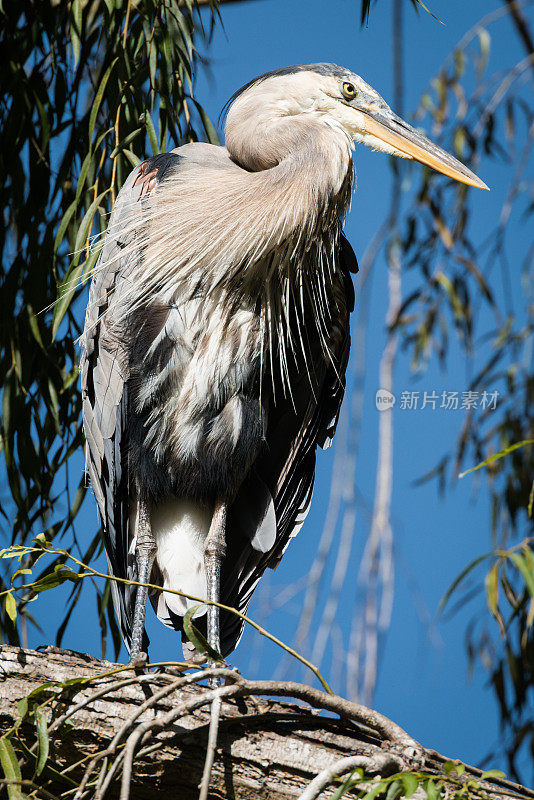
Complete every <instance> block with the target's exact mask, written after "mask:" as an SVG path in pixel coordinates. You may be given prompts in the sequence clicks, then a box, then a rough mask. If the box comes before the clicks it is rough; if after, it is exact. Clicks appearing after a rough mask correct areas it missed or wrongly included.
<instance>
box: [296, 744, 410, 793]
mask: <svg viewBox="0 0 534 800" xmlns="http://www.w3.org/2000/svg"><path fill="white" fill-rule="evenodd" d="M403 766H404V765H403V763H402V759H401V758H398V756H395V755H392V754H389V753H383V754H382V753H377V755H375V756H347V757H346V758H340V759H339V761H336V762H335V763H334V764H332V766H331V767H326V769H323V771H322V772H320V773H319V774H318V775H317V777H315V778H314V779H313V781H312V782H311V783H310V784H309V785H308V786H307V787H306V789H305V790H304V791H303V792H302V794H301V795H300V796H299V798H298V800H316V798H317V797H319V795H320V794H321V792H322V791H323V789H326V787H327V786H329V785H330V784H331V783H333V781H335V779H336V778H338V777H339V776H340V775H346V774H347V772H352V771H353V770H355V769H363V770H364V771H365V773H366V774H374V773H380V774H382V773H383V772H384V771H385V770H388V769H389V770H391V771H392V772H393V771H395V770H397V771H401V770H402V769H403Z"/></svg>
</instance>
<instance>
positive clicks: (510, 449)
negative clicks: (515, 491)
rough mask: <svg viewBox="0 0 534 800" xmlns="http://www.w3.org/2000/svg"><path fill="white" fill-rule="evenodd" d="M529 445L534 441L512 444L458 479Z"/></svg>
mask: <svg viewBox="0 0 534 800" xmlns="http://www.w3.org/2000/svg"><path fill="white" fill-rule="evenodd" d="M528 444H534V439H524V440H523V441H522V442H516V443H515V444H511V445H510V446H509V447H507V448H505V449H504V450H499V452H498V453H494V454H493V455H492V456H489V458H486V460H485V461H481V462H480V464H477V465H476V467H471V468H470V469H466V471H465V472H460V474H459V475H458V477H459V478H463V477H464V475H469V473H470V472H475V471H476V470H477V469H481V468H482V467H487V466H488V464H492V463H493V462H494V461H497V459H498V458H504V456H507V455H508V454H509V453H513V452H514V450H519V448H520V447H526V446H527V445H528Z"/></svg>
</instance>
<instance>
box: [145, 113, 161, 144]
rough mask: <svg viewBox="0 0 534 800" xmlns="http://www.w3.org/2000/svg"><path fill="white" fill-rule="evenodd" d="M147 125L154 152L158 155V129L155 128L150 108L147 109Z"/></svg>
mask: <svg viewBox="0 0 534 800" xmlns="http://www.w3.org/2000/svg"><path fill="white" fill-rule="evenodd" d="M145 126H146V132H147V133H148V138H149V140H150V146H151V147H152V152H153V154H154V155H157V153H159V145H158V137H157V136H156V129H155V128H154V123H153V122H152V117H151V116H150V111H149V110H148V108H147V109H146V110H145Z"/></svg>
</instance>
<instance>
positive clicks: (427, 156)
mask: <svg viewBox="0 0 534 800" xmlns="http://www.w3.org/2000/svg"><path fill="white" fill-rule="evenodd" d="M386 108H387V107H386ZM358 111H361V112H362V115H361V123H362V125H363V127H364V129H365V131H366V133H368V134H369V135H371V136H374V137H375V138H376V139H380V141H382V142H384V143H385V144H388V145H389V146H390V147H393V148H395V150H397V151H398V152H399V154H402V156H404V157H405V158H413V159H414V160H415V161H419V162H420V163H421V164H426V166H427V167H432V169H435V170H436V171H437V172H441V173H442V174H443V175H447V176H448V177H449V178H454V180H455V181H460V183H466V184H467V185H468V186H476V187H477V189H487V190H488V191H489V187H488V186H486V184H485V183H484V181H481V180H480V178H478V177H477V176H476V175H475V173H474V172H471V170H470V169H468V168H467V167H466V166H465V165H464V164H462V162H461V161H458V159H456V158H454V156H451V155H450V153H447V151H446V150H442V148H441V147H438V145H437V144H434V143H433V142H431V141H430V140H429V139H427V138H426V136H422V134H420V133H419V132H418V131H416V130H415V128H412V127H411V125H408V124H407V123H406V122H404V121H403V120H402V119H401V118H400V117H397V115H396V114H393V112H392V111H390V109H389V108H387V111H386V110H385V109H384V111H376V112H375V111H371V110H368V109H366V108H365V107H362V106H359V107H358Z"/></svg>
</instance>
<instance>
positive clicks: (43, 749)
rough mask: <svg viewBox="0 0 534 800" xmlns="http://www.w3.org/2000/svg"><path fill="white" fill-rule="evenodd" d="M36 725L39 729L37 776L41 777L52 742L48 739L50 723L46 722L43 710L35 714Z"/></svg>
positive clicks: (38, 710)
mask: <svg viewBox="0 0 534 800" xmlns="http://www.w3.org/2000/svg"><path fill="white" fill-rule="evenodd" d="M35 725H36V727H37V741H38V744H39V749H38V751H37V752H38V754H37V766H36V768H35V774H36V775H40V774H41V772H42V771H43V769H44V767H45V764H46V762H47V761H48V753H49V747H50V742H49V739H48V723H47V721H46V716H45V714H44V712H43V711H42V710H41V709H37V711H36V712H35Z"/></svg>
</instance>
